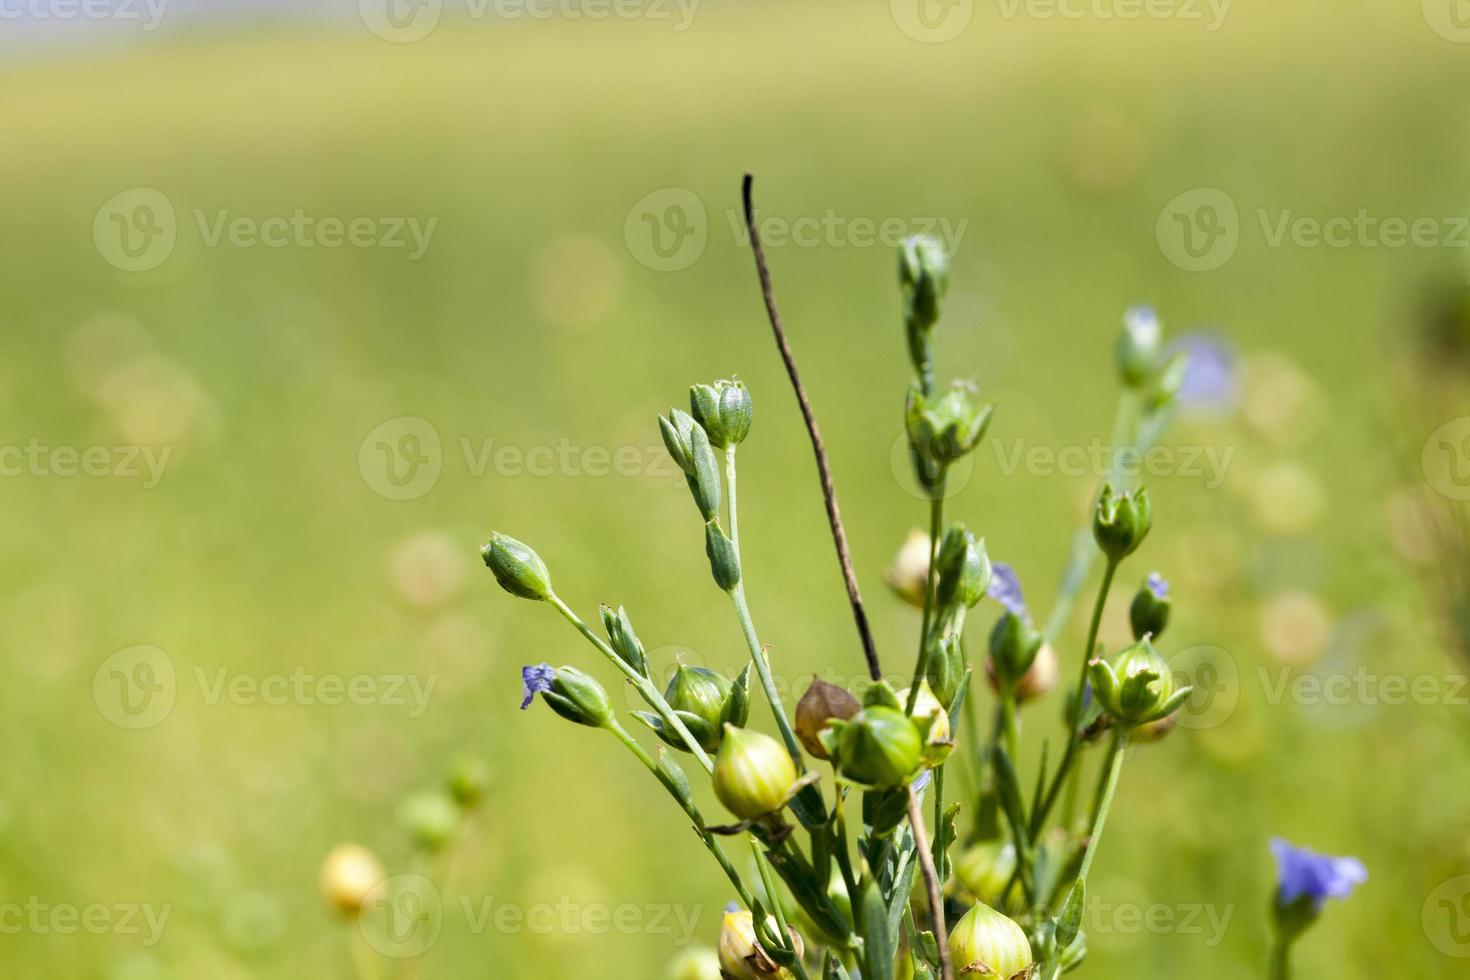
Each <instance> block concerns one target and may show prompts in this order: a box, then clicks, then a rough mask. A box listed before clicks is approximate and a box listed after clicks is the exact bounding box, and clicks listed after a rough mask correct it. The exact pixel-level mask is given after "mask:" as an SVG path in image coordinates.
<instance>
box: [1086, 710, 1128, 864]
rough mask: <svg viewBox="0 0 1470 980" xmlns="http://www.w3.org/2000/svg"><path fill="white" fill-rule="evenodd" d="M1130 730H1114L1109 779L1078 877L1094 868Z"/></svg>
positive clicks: (1100, 800) (1093, 819)
mask: <svg viewBox="0 0 1470 980" xmlns="http://www.w3.org/2000/svg"><path fill="white" fill-rule="evenodd" d="M1127 749H1128V730H1127V729H1126V728H1116V729H1114V730H1113V742H1112V746H1111V748H1110V749H1109V753H1108V763H1107V770H1106V771H1107V781H1106V782H1104V783H1103V787H1102V792H1101V793H1100V794H1099V796H1098V800H1097V807H1096V811H1095V812H1094V813H1093V817H1092V829H1091V830H1090V831H1089V832H1088V834H1087V844H1086V848H1087V849H1086V850H1085V851H1084V852H1083V854H1082V867H1081V868H1080V869H1079V870H1078V872H1077V877H1078V878H1086V877H1087V873H1088V872H1089V871H1091V870H1092V859H1093V857H1094V856H1096V854H1097V845H1098V843H1099V842H1101V840H1102V833H1103V827H1104V826H1105V825H1106V824H1107V821H1108V811H1109V810H1111V809H1112V806H1113V797H1114V795H1116V794H1117V792H1118V779H1119V777H1120V776H1122V775H1123V762H1124V760H1125V759H1126V758H1127V754H1128V753H1127Z"/></svg>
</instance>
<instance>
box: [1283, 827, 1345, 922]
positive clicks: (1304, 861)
mask: <svg viewBox="0 0 1470 980" xmlns="http://www.w3.org/2000/svg"><path fill="white" fill-rule="evenodd" d="M1271 853H1272V854H1274V855H1275V856H1276V883H1277V886H1278V887H1279V888H1280V895H1279V901H1280V902H1281V904H1283V905H1290V904H1291V903H1292V902H1294V901H1296V900H1297V899H1299V898H1301V897H1302V896H1303V895H1305V896H1307V897H1308V898H1310V899H1311V902H1312V908H1313V910H1320V909H1321V908H1322V903H1323V902H1325V901H1326V900H1327V899H1329V898H1347V897H1348V896H1349V895H1351V894H1352V891H1353V889H1354V888H1356V887H1357V886H1358V885H1361V884H1362V883H1363V882H1365V881H1367V880H1368V869H1367V868H1365V867H1363V862H1361V861H1359V860H1358V859H1357V858H1354V857H1329V856H1327V855H1325V854H1317V853H1316V852H1314V851H1310V850H1308V849H1306V848H1305V847H1293V846H1292V845H1291V844H1288V843H1287V842H1286V841H1284V840H1282V839H1281V838H1280V837H1275V838H1272V840H1271Z"/></svg>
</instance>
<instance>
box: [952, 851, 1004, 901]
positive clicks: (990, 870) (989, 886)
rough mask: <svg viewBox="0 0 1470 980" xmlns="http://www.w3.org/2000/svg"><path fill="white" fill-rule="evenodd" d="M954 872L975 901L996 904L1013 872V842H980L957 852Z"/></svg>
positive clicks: (1000, 898)
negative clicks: (959, 853)
mask: <svg viewBox="0 0 1470 980" xmlns="http://www.w3.org/2000/svg"><path fill="white" fill-rule="evenodd" d="M954 873H955V877H956V878H958V879H959V882H960V884H961V885H964V886H965V890H966V891H968V892H969V893H970V894H971V895H972V896H974V898H975V899H976V900H977V901H980V902H985V903H988V904H992V905H1000V904H1001V900H1002V897H1003V896H1004V894H1005V891H1006V889H1007V888H1008V887H1010V884H1011V877H1012V876H1013V875H1014V874H1015V873H1016V845H1015V844H1013V843H1011V842H1010V841H998V840H990V841H981V842H980V843H978V844H976V845H974V846H973V847H970V848H968V849H966V851H965V853H963V854H961V855H960V859H959V860H958V861H956V862H955V866H954Z"/></svg>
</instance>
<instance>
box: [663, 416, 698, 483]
mask: <svg viewBox="0 0 1470 980" xmlns="http://www.w3.org/2000/svg"><path fill="white" fill-rule="evenodd" d="M693 430H694V419H693V417H691V416H690V415H689V414H688V413H687V412H681V411H679V410H678V409H677V408H671V409H669V414H668V416H667V417H665V416H663V415H660V416H659V417H658V431H659V435H661V436H663V440H664V448H665V449H667V450H668V451H669V456H670V458H672V459H673V461H674V464H675V465H676V466H678V467H679V469H681V470H683V471H684V475H685V476H691V477H692V476H693V475H694V454H693V452H692V451H691V450H690V446H689V440H690V437H691V434H692V433H693Z"/></svg>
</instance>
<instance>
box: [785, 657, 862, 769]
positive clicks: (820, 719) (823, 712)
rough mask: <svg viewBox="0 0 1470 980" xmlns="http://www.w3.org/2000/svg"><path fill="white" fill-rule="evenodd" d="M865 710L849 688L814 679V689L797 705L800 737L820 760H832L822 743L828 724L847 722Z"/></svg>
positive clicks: (804, 695) (797, 730)
mask: <svg viewBox="0 0 1470 980" xmlns="http://www.w3.org/2000/svg"><path fill="white" fill-rule="evenodd" d="M861 710H862V705H860V704H859V703H858V699H857V698H855V697H853V696H852V694H851V693H850V692H849V691H848V690H847V689H846V688H842V687H838V686H837V685H836V684H828V683H827V682H826V681H824V680H822V679H821V678H820V677H813V678H812V684H811V687H808V688H807V689H806V693H805V694H803V695H802V696H801V700H800V701H798V702H796V737H797V738H799V739H800V740H801V744H802V745H804V746H806V750H807V751H808V752H810V753H811V754H812V755H814V756H816V757H817V758H818V759H830V758H832V756H831V754H830V753H828V751H827V747H826V746H825V745H823V744H822V732H824V731H826V729H827V723H828V722H829V721H832V720H834V719H835V720H837V721H847V720H848V719H849V718H851V717H852V716H853V715H855V714H857V713H858V712H859V711H861Z"/></svg>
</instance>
